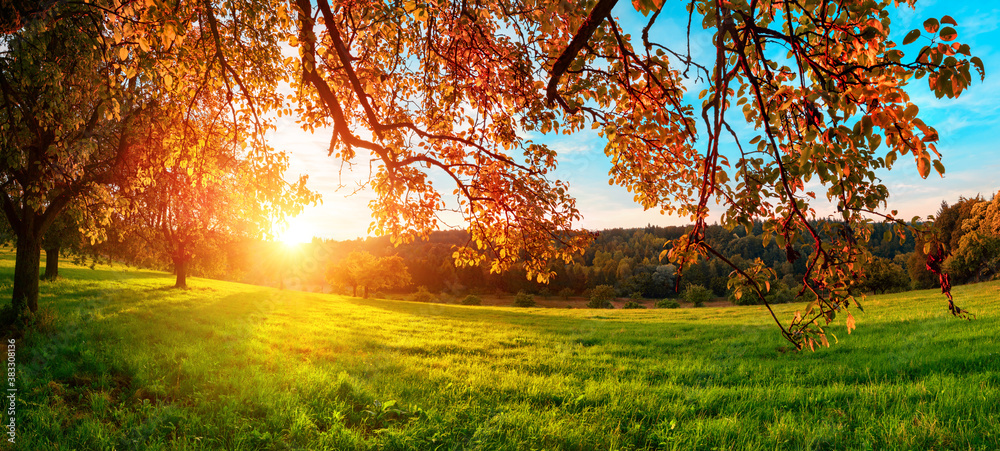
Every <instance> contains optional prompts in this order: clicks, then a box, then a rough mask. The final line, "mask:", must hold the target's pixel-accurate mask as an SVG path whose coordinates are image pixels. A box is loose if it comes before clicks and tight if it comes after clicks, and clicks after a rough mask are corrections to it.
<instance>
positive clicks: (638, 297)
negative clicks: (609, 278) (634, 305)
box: [628, 291, 642, 301]
mask: <svg viewBox="0 0 1000 451" xmlns="http://www.w3.org/2000/svg"><path fill="white" fill-rule="evenodd" d="M628 297H629V299H631V300H633V301H641V300H642V293H640V292H638V291H633V292H632V294H630V295H629V296H628Z"/></svg>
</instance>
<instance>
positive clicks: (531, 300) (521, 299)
mask: <svg viewBox="0 0 1000 451" xmlns="http://www.w3.org/2000/svg"><path fill="white" fill-rule="evenodd" d="M534 306H535V297H534V296H532V295H530V294H528V293H525V292H523V291H518V292H517V294H516V295H514V307H534Z"/></svg>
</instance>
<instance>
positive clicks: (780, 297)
mask: <svg viewBox="0 0 1000 451" xmlns="http://www.w3.org/2000/svg"><path fill="white" fill-rule="evenodd" d="M766 297H767V302H770V303H772V304H788V303H790V302H794V301H795V292H793V291H792V290H791V289H790V288H788V287H785V286H779V287H778V288H777V289H775V290H771V292H770V293H768V294H767V296H766Z"/></svg>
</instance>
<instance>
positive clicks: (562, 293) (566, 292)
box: [559, 288, 574, 301]
mask: <svg viewBox="0 0 1000 451" xmlns="http://www.w3.org/2000/svg"><path fill="white" fill-rule="evenodd" d="M573 294H574V293H573V290H572V289H570V288H563V289H561V290H559V297H561V298H563V300H564V301H565V300H569V298H571V297H573Z"/></svg>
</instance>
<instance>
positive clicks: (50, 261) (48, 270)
mask: <svg viewBox="0 0 1000 451" xmlns="http://www.w3.org/2000/svg"><path fill="white" fill-rule="evenodd" d="M58 277H59V248H58V247H53V248H49V249H45V275H44V276H42V278H43V279H45V280H56V278H58Z"/></svg>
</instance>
